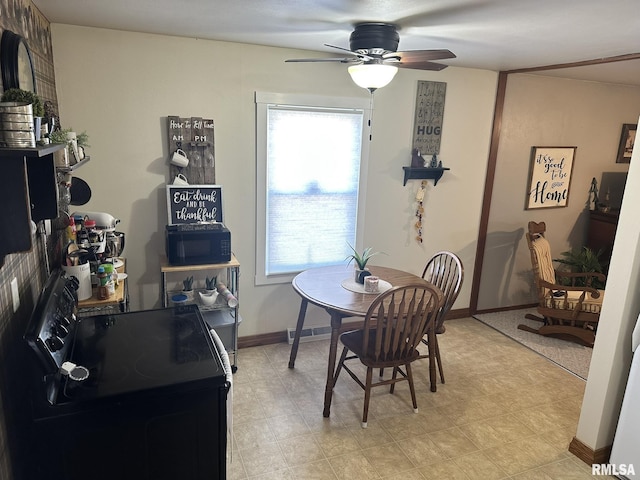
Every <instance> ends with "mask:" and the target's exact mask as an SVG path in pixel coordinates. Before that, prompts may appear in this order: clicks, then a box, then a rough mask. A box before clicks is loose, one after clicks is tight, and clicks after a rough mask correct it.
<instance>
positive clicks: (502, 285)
mask: <svg viewBox="0 0 640 480" xmlns="http://www.w3.org/2000/svg"><path fill="white" fill-rule="evenodd" d="M639 114H640V88H639V87H630V86H622V85H612V84H605V83H596V82H587V81H577V80H569V79H563V78H556V77H545V76H541V75H525V74H512V75H509V77H508V83H507V89H506V95H505V104H504V112H503V117H502V128H501V130H500V145H499V148H498V157H497V160H496V175H495V182H494V189H493V195H492V199H491V212H490V215H489V223H488V226H487V248H486V252H485V257H484V263H483V269H482V279H481V282H480V290H479V298H478V310H483V309H490V308H499V307H510V306H517V305H524V304H528V303H535V302H536V301H537V294H536V292H535V289H534V288H533V277H532V274H531V258H530V255H529V251H528V249H527V244H526V241H525V239H524V231H525V229H526V227H527V223H528V222H529V221H536V222H541V221H544V222H546V224H547V232H548V235H547V236H548V238H549V240H550V242H551V245H552V247H553V254H554V258H557V257H559V256H560V253H561V252H564V251H566V250H569V249H570V248H573V247H581V246H582V245H584V242H585V240H586V232H587V227H588V210H587V205H586V204H587V200H588V198H589V187H590V184H591V179H592V178H594V177H595V178H596V179H597V181H598V182H600V179H601V177H602V173H603V172H626V171H627V170H628V169H629V164H623V163H616V155H617V151H618V143H619V140H620V132H621V130H622V124H623V123H635V121H636V119H637V117H638V115H639ZM533 146H575V147H577V150H576V154H575V158H574V164H573V173H572V176H571V185H570V191H569V202H568V206H567V207H563V208H544V209H535V210H525V208H524V207H525V196H526V192H527V188H528V178H529V169H530V164H531V147H533ZM604 193H605V192H600V197H601V199H602V198H603V197H604ZM496 279H499V281H496Z"/></svg>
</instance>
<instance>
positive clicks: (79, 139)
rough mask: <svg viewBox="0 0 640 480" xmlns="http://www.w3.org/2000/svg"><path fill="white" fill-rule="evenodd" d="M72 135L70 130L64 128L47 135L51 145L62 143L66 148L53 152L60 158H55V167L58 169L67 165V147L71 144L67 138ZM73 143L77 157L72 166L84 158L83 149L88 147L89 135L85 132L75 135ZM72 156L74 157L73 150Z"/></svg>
mask: <svg viewBox="0 0 640 480" xmlns="http://www.w3.org/2000/svg"><path fill="white" fill-rule="evenodd" d="M72 133H73V129H72V128H65V129H57V130H54V131H53V132H51V133H50V134H49V141H50V142H51V143H63V144H65V145H66V146H67V148H65V149H64V150H60V151H59V152H55V154H58V153H59V154H60V157H56V165H57V166H59V167H64V166H68V165H69V145H71V144H72V140H71V139H70V138H69V137H70V135H69V134H72ZM75 141H76V146H77V156H76V159H75V160H76V161H75V162H74V164H75V163H77V162H79V161H80V160H82V159H83V158H84V148H85V147H88V146H89V144H88V142H89V135H88V134H87V132H82V133H79V134H77V135H76V139H75ZM55 154H54V155H55ZM62 155H64V160H63V159H62ZM74 155H76V151H75V150H74Z"/></svg>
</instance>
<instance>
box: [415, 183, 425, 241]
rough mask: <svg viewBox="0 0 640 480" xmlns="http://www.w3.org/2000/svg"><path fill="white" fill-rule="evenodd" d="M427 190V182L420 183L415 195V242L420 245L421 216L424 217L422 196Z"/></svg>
mask: <svg viewBox="0 0 640 480" xmlns="http://www.w3.org/2000/svg"><path fill="white" fill-rule="evenodd" d="M426 189H427V181H426V180H423V181H422V182H420V188H419V189H418V192H417V193H416V202H418V205H417V206H416V219H417V220H416V223H415V228H416V233H417V235H416V241H417V242H418V243H422V216H423V215H424V194H425V191H426Z"/></svg>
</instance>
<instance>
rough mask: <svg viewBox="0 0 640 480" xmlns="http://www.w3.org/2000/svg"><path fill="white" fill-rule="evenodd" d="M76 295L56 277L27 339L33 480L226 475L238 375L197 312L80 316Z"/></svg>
mask: <svg viewBox="0 0 640 480" xmlns="http://www.w3.org/2000/svg"><path fill="white" fill-rule="evenodd" d="M76 289H77V283H74V281H72V280H69V279H67V278H66V277H65V276H64V275H63V273H62V272H55V273H54V274H53V275H51V277H50V278H49V280H48V281H47V284H46V285H45V288H44V290H43V292H42V295H41V296H40V299H39V301H38V304H37V306H36V308H35V309H34V312H33V315H32V319H31V322H30V325H29V328H28V330H27V332H26V334H25V339H26V340H27V342H28V344H29V345H30V346H31V348H32V349H33V351H34V353H35V356H34V360H35V358H37V359H38V360H37V363H36V365H34V368H36V369H37V370H36V371H35V372H34V374H33V393H32V395H31V400H32V408H31V411H32V418H33V428H32V432H31V434H32V437H33V438H32V440H33V441H32V444H33V445H34V446H35V448H36V450H37V455H35V456H34V458H37V459H38V460H37V461H34V464H33V466H32V472H33V478H44V477H45V476H46V477H47V478H61V479H62V478H64V479H75V478H83V479H86V478H92V479H101V478H105V479H107V478H109V479H113V478H118V479H129V478H130V479H136V480H139V479H154V480H155V479H170V478H171V479H175V478H180V479H201V478H202V479H205V478H206V479H207V480H211V479H216V478H225V471H226V470H225V460H226V439H227V435H226V430H227V410H226V403H227V393H228V391H229V389H230V387H231V369H230V366H229V365H228V358H227V356H226V352H224V351H223V349H221V348H220V346H219V344H218V343H217V342H216V340H215V339H214V338H213V337H212V335H211V333H210V332H209V330H208V327H207V326H206V324H205V322H204V319H203V317H202V315H201V314H200V311H199V309H198V307H197V306H196V305H187V306H179V307H174V308H168V309H157V310H143V311H137V312H127V313H120V314H115V315H97V316H91V317H82V318H78V317H76V316H75V312H76V308H77V297H76V294H75V292H76ZM225 359H226V362H225Z"/></svg>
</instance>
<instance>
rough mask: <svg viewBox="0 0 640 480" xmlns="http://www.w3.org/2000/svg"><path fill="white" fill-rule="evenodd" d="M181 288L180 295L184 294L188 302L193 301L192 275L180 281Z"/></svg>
mask: <svg viewBox="0 0 640 480" xmlns="http://www.w3.org/2000/svg"><path fill="white" fill-rule="evenodd" d="M182 287H183V288H182V293H184V294H185V295H186V296H187V298H188V299H189V300H193V275H191V276H190V277H187V278H185V279H184V280H183V281H182Z"/></svg>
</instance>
